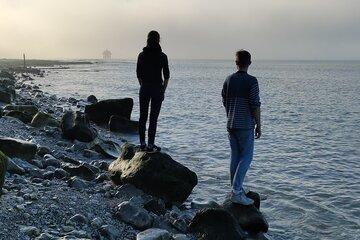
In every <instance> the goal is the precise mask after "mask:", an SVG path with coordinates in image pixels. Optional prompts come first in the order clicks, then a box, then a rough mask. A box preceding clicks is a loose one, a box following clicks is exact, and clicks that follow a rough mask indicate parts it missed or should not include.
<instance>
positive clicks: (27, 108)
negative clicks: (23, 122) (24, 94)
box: [4, 105, 38, 118]
mask: <svg viewBox="0 0 360 240" xmlns="http://www.w3.org/2000/svg"><path fill="white" fill-rule="evenodd" d="M4 110H5V111H19V112H23V113H24V114H27V115H29V116H30V117H31V118H33V117H34V116H35V114H36V113H37V112H38V108H37V107H36V106H34V105H6V106H5V107H4Z"/></svg>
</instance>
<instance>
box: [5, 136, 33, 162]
mask: <svg viewBox="0 0 360 240" xmlns="http://www.w3.org/2000/svg"><path fill="white" fill-rule="evenodd" d="M0 150H1V151H2V152H3V153H4V154H5V155H7V156H8V157H11V158H13V157H15V158H22V159H25V160H31V159H33V158H34V157H35V155H36V151H37V146H36V145H35V144H33V143H30V142H26V141H23V140H19V139H14V138H6V137H0Z"/></svg>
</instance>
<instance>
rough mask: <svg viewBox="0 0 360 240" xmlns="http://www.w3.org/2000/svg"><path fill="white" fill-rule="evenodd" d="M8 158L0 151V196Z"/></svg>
mask: <svg viewBox="0 0 360 240" xmlns="http://www.w3.org/2000/svg"><path fill="white" fill-rule="evenodd" d="M8 162H9V160H8V158H7V157H6V156H5V155H4V154H3V153H2V152H1V151H0V195H1V192H2V187H3V185H4V182H5V174H6V170H7V165H8Z"/></svg>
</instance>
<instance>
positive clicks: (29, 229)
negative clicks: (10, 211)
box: [20, 226, 40, 237]
mask: <svg viewBox="0 0 360 240" xmlns="http://www.w3.org/2000/svg"><path fill="white" fill-rule="evenodd" d="M20 232H21V233H23V234H25V235H27V236H29V237H36V236H38V235H39V234H40V230H39V229H38V228H36V227H33V226H23V227H20Z"/></svg>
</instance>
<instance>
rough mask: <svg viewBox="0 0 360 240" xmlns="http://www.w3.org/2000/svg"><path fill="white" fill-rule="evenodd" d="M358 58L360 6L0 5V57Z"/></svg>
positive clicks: (302, 2) (33, 1)
mask: <svg viewBox="0 0 360 240" xmlns="http://www.w3.org/2000/svg"><path fill="white" fill-rule="evenodd" d="M152 29H156V30H158V31H159V32H160V34H161V36H162V46H163V49H164V51H165V52H166V53H167V54H168V55H169V57H170V58H220V59H229V58H232V57H233V53H234V51H235V50H237V49H239V48H245V49H248V50H250V51H251V52H252V53H253V55H254V58H257V59H360V0H57V1H55V0H0V58H19V57H20V56H21V53H22V52H26V53H27V55H28V57H29V58H50V59H53V58H99V57H101V53H102V51H103V50H104V49H105V48H108V49H110V50H111V51H112V52H113V57H115V58H132V59H133V58H136V56H137V54H138V52H139V51H140V50H141V48H142V47H143V46H144V44H145V39H146V34H147V32H148V31H149V30H152Z"/></svg>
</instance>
